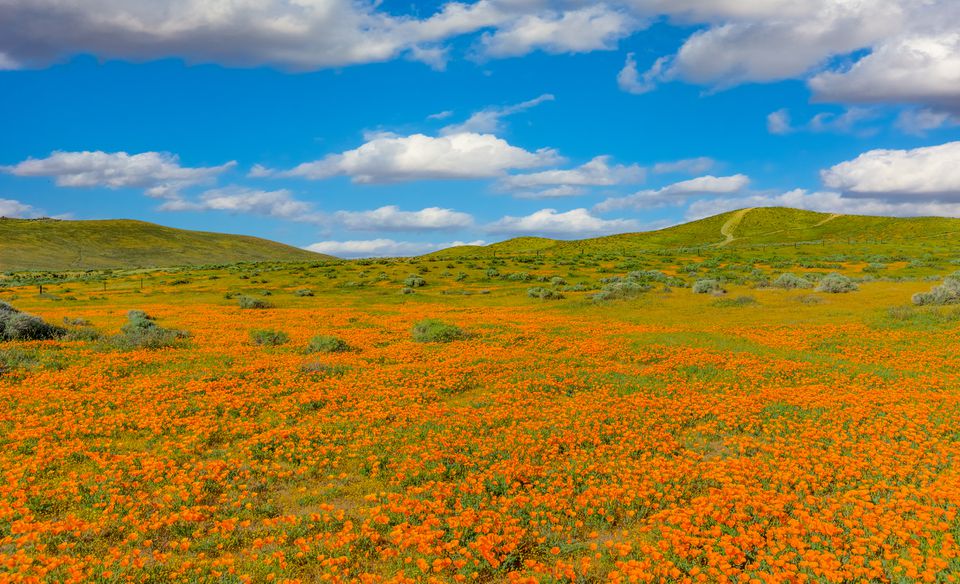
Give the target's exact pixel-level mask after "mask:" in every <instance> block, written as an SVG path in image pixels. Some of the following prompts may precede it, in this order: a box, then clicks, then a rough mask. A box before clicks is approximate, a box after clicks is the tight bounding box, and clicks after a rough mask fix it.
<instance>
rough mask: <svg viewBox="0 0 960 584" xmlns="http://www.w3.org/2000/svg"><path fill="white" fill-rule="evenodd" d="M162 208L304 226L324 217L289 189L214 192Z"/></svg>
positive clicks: (172, 202) (319, 220) (239, 188)
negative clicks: (259, 217)
mask: <svg viewBox="0 0 960 584" xmlns="http://www.w3.org/2000/svg"><path fill="white" fill-rule="evenodd" d="M159 209H160V210H161V211H224V212H227V213H244V214H253V215H262V216H264V217H276V218H278V219H287V220H290V221H297V222H304V223H319V222H322V221H323V216H322V215H320V214H319V213H316V212H315V211H314V210H313V205H311V204H310V203H307V202H304V201H298V200H297V199H295V198H294V197H293V194H292V193H291V192H290V191H288V190H286V189H281V190H276V191H262V190H257V189H250V188H245V187H238V186H232V187H225V188H222V189H212V190H209V191H206V192H205V193H203V194H201V195H200V197H199V199H198V200H196V201H190V200H186V199H183V198H176V199H171V200H169V201H167V202H165V203H164V204H162V205H160V207H159Z"/></svg>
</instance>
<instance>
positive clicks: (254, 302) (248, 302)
mask: <svg viewBox="0 0 960 584" xmlns="http://www.w3.org/2000/svg"><path fill="white" fill-rule="evenodd" d="M237 303H238V304H239V306H240V308H245V309H251V310H263V309H266V308H273V305H272V304H270V303H269V302H267V301H266V300H261V299H259V298H254V297H252V296H240V297H239V298H238V301H237Z"/></svg>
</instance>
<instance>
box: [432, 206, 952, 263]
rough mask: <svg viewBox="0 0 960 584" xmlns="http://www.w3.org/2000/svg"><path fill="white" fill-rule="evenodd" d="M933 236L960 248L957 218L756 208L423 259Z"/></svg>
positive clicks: (512, 241) (465, 248)
mask: <svg viewBox="0 0 960 584" xmlns="http://www.w3.org/2000/svg"><path fill="white" fill-rule="evenodd" d="M933 238H938V239H946V240H949V241H952V242H956V243H957V244H958V246H960V219H951V218H946V217H910V218H902V217H874V216H866V215H838V214H831V213H817V212H814V211H803V210H800V209H788V208H783V207H758V208H749V209H740V210H738V211H730V212H728V213H722V214H720V215H714V216H713V217H707V218H705V219H700V220H698V221H691V222H690V223H684V224H682V225H676V226H673V227H668V228H666V229H660V230H657V231H646V232H640V233H622V234H618V235H608V236H605V237H596V238H592V239H580V240H571V241H566V240H554V239H545V238H538V237H518V238H515V239H509V240H507V241H502V242H499V243H494V244H490V245H486V246H461V247H453V248H449V249H445V250H440V251H437V252H433V253H432V254H428V256H430V257H444V258H446V257H450V258H455V257H467V256H486V255H494V253H499V254H502V255H518V254H522V255H525V254H534V253H544V254H550V255H569V254H576V253H581V252H583V253H602V252H610V253H623V252H626V253H630V252H640V251H652V250H657V249H677V248H691V247H704V248H707V247H712V248H721V247H745V246H755V245H771V244H773V245H778V244H793V243H804V242H826V243H843V242H865V241H882V242H888V243H892V242H897V241H900V242H904V243H907V242H916V241H919V240H929V239H933Z"/></svg>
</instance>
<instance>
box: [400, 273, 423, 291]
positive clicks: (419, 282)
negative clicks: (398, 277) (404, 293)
mask: <svg viewBox="0 0 960 584" xmlns="http://www.w3.org/2000/svg"><path fill="white" fill-rule="evenodd" d="M403 285H404V286H406V287H407V288H420V287H422V286H426V285H427V281H426V280H424V279H423V277H422V276H420V275H418V274H410V275H409V276H407V279H406V280H404V281H403Z"/></svg>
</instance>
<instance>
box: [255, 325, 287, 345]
mask: <svg viewBox="0 0 960 584" xmlns="http://www.w3.org/2000/svg"><path fill="white" fill-rule="evenodd" d="M250 342H251V343H253V344H254V345H260V346H264V347H276V346H278V345H285V344H287V343H289V342H290V335H288V334H287V333H285V332H283V331H275V330H271V329H254V330H252V331H250Z"/></svg>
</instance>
